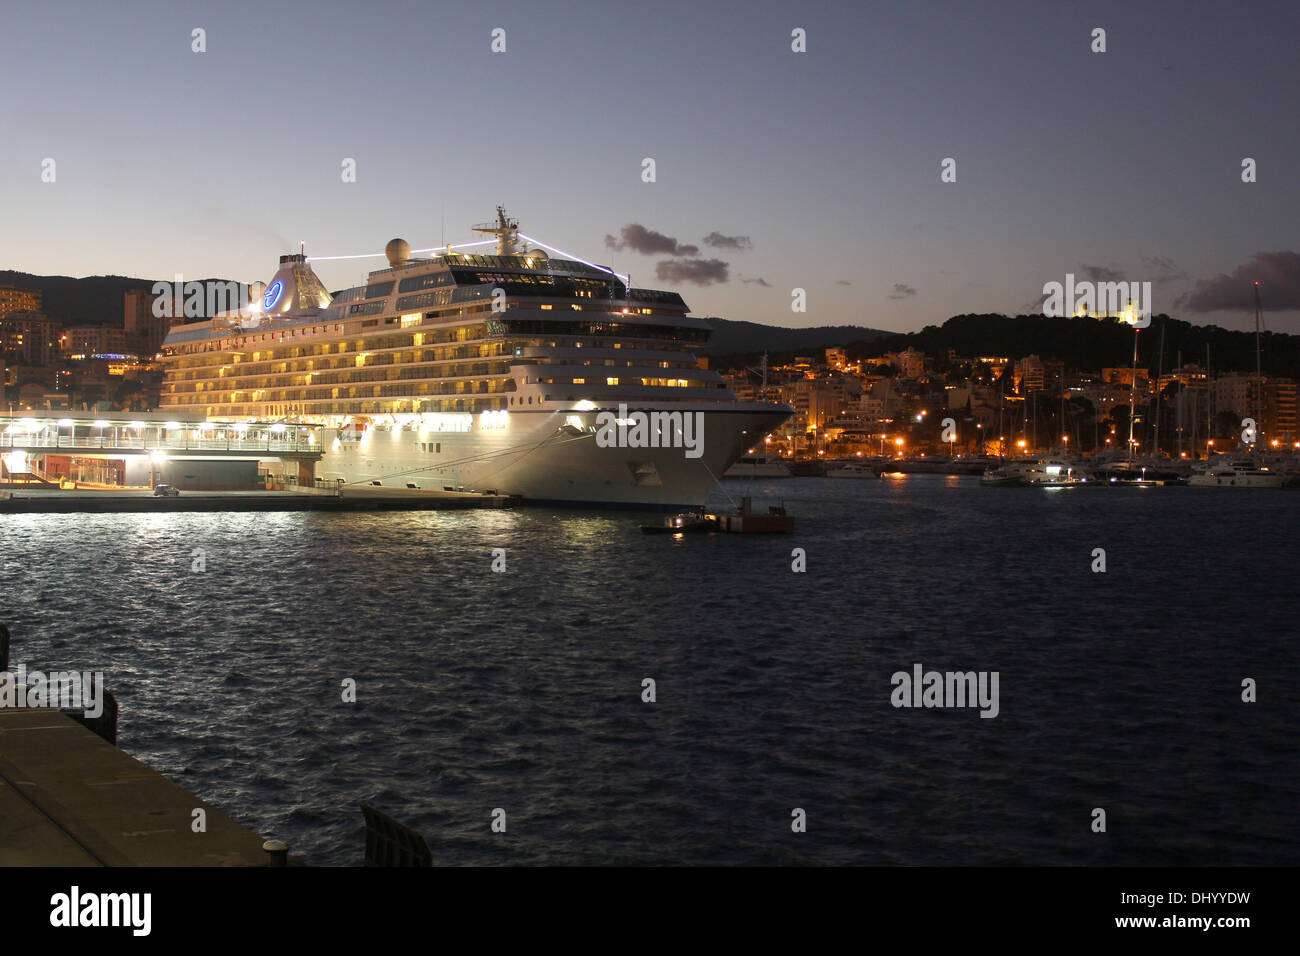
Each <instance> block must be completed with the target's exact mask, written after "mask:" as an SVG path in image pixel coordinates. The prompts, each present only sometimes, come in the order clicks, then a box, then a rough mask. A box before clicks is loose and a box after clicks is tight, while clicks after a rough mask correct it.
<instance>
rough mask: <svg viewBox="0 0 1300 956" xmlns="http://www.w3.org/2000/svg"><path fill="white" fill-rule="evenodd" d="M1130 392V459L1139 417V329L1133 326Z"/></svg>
mask: <svg viewBox="0 0 1300 956" xmlns="http://www.w3.org/2000/svg"><path fill="white" fill-rule="evenodd" d="M1129 386H1130V387H1129V391H1128V457H1129V458H1132V457H1133V419H1134V417H1135V416H1136V415H1137V394H1138V393H1137V388H1138V327H1137V326H1136V325H1135V326H1133V374H1132V377H1131V378H1130V379H1129Z"/></svg>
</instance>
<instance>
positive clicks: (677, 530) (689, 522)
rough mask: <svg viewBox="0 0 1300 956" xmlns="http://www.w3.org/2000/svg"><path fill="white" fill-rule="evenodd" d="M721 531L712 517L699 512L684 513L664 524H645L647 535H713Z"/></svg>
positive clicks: (671, 517)
mask: <svg viewBox="0 0 1300 956" xmlns="http://www.w3.org/2000/svg"><path fill="white" fill-rule="evenodd" d="M718 530H720V529H719V527H718V522H717V520H716V519H715V518H714V517H713V516H712V515H707V514H705V513H704V509H703V508H701V509H700V510H699V511H682V512H679V513H678V514H675V515H668V516H667V517H665V518H664V520H663V524H643V525H642V526H641V531H642V532H643V533H645V534H712V533H713V532H715V531H718Z"/></svg>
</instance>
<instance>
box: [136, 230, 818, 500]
mask: <svg viewBox="0 0 1300 956" xmlns="http://www.w3.org/2000/svg"><path fill="white" fill-rule="evenodd" d="M473 228H474V229H475V230H477V231H479V232H481V233H485V234H489V235H491V236H493V237H495V238H494V240H488V242H487V244H489V245H491V244H492V243H493V241H494V242H495V246H496V248H495V254H494V255H480V254H472V253H463V252H458V251H455V249H454V248H453V247H451V246H448V247H446V250H445V251H439V252H438V253H437V254H435V255H432V256H429V257H425V258H414V257H412V255H411V250H410V246H409V244H408V243H406V242H405V241H404V240H401V239H394V240H393V241H391V242H389V243H388V246H387V248H386V250H385V252H386V255H387V258H388V268H386V269H380V270H378V271H374V272H371V273H370V274H369V278H368V280H367V282H366V283H365V284H364V285H360V286H356V287H354V288H349V289H345V290H343V291H341V292H338V293H337V294H331V293H329V292H328V291H326V289H325V286H324V285H323V284H322V283H321V281H320V279H319V278H318V277H317V276H316V274H315V272H314V271H313V269H312V267H311V265H310V264H309V261H308V259H307V257H306V255H304V254H301V253H299V254H293V255H285V256H281V257H280V266H279V269H278V271H277V272H276V273H275V275H274V276H273V277H272V279H271V281H270V282H269V283H268V284H267V285H266V286H264V287H263V286H261V285H260V283H259V284H255V285H254V286H253V287H252V290H251V291H252V292H253V296H252V298H253V302H252V306H251V307H250V308H249V309H246V310H243V311H239V312H233V313H226V314H222V315H218V316H215V317H213V318H210V319H206V320H204V321H202V322H191V323H188V324H183V325H176V326H173V327H172V330H171V332H170V333H169V334H168V336H167V338H166V340H165V341H164V343H163V361H164V363H165V368H166V377H165V380H164V384H163V392H162V402H161V407H162V409H163V410H165V411H168V410H170V411H174V412H176V413H178V414H180V413H185V414H186V415H188V416H190V417H194V416H202V417H205V418H207V419H208V420H209V421H213V422H273V423H280V422H283V423H305V424H314V425H318V426H320V435H321V441H322V448H323V449H324V451H325V454H324V457H323V459H322V461H321V462H320V463H319V465H318V467H317V472H316V478H317V479H318V480H325V481H333V482H339V481H341V482H343V483H345V484H366V485H374V484H380V485H390V486H396V487H399V488H404V487H416V488H432V489H444V490H446V489H450V490H456V491H472V492H485V493H486V492H491V493H495V494H499V495H510V496H519V497H522V498H525V499H530V500H534V501H538V502H552V503H573V504H599V505H626V506H647V507H666V508H682V507H690V508H695V507H699V506H701V505H703V504H704V501H705V498H706V496H707V495H708V493H709V491H710V490H711V489H712V488H713V487H714V485H715V484H716V483H717V481H718V479H719V478H720V477H721V475H722V474H723V472H725V471H726V470H727V468H728V467H730V466H731V465H732V463H733V462H735V461H736V459H738V458H740V457H741V456H742V455H744V454H745V453H746V451H747V450H748V449H750V448H753V447H755V446H756V445H760V444H761V443H762V441H763V438H764V437H765V436H766V435H767V434H769V433H770V432H771V431H772V430H773V429H775V428H776V427H777V426H779V425H780V424H781V423H782V422H784V421H785V420H786V419H788V418H789V417H790V416H791V415H792V414H793V409H792V408H791V407H790V406H788V405H777V404H772V403H768V402H747V401H742V400H740V399H738V398H737V397H736V396H735V395H734V394H733V393H732V392H731V391H730V390H729V389H727V387H726V384H725V383H724V381H723V379H722V377H721V376H720V375H719V374H718V373H717V372H716V371H712V370H708V369H705V368H702V367H701V363H700V362H699V360H698V357H697V354H696V350H697V349H698V348H699V347H700V346H702V345H703V344H704V343H705V342H706V341H707V340H708V338H709V335H710V334H711V329H710V327H709V325H708V323H706V322H705V321H703V320H702V319H698V318H694V317H691V316H690V315H688V309H687V307H686V303H685V302H684V301H683V300H682V297H681V296H680V295H678V294H677V293H675V292H662V291H655V290H650V289H636V288H632V287H631V286H630V285H629V284H627V283H625V282H624V281H622V279H621V277H620V276H618V275H617V274H615V273H614V272H613V271H612V270H610V269H608V268H605V267H602V266H598V265H595V264H594V263H587V262H584V261H579V260H576V259H570V258H559V257H558V256H552V255H551V254H549V253H547V252H546V250H545V248H543V247H542V246H541V245H540V244H538V243H537V242H536V241H535V240H531V239H527V238H526V237H521V236H520V234H519V226H518V222H517V220H514V219H511V218H510V217H508V216H507V215H506V214H505V211H504V210H503V209H501V208H498V210H497V218H496V220H495V221H493V222H489V223H484V224H481V225H478V226H475V227H473ZM462 248H464V247H462Z"/></svg>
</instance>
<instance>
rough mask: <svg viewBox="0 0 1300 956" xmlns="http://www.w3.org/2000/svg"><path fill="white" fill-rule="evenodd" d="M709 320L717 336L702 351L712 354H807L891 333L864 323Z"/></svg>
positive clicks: (870, 339) (707, 320)
mask: <svg viewBox="0 0 1300 956" xmlns="http://www.w3.org/2000/svg"><path fill="white" fill-rule="evenodd" d="M705 321H706V322H708V323H709V324H710V325H711V326H713V335H712V337H711V338H710V339H709V343H708V345H707V346H705V348H704V349H703V350H702V351H703V353H704V354H705V355H709V356H737V357H741V356H757V355H759V354H761V353H762V352H765V351H766V352H790V353H795V352H798V353H800V354H804V353H808V352H816V351H817V350H819V349H824V348H827V347H828V346H844V345H846V344H848V343H849V342H871V341H874V340H876V339H879V338H881V337H882V336H886V335H890V334H891V333H889V332H882V331H880V330H879V329H869V328H866V327H865V326H861V325H818V326H814V327H812V328H806V329H790V328H785V327H784V326H779V325H762V324H760V323H758V322H737V321H733V320H731V319H718V318H708V319H705Z"/></svg>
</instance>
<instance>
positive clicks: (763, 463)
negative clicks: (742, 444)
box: [722, 455, 794, 478]
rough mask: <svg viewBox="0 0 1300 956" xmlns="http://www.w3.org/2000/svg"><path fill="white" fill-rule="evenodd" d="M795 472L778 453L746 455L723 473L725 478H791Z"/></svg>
mask: <svg viewBox="0 0 1300 956" xmlns="http://www.w3.org/2000/svg"><path fill="white" fill-rule="evenodd" d="M793 474H794V473H793V472H792V471H791V470H790V466H789V465H787V464H786V463H785V462H784V461H782V460H781V459H780V458H779V457H777V456H776V455H745V456H744V457H742V458H738V459H736V461H735V463H734V464H732V466H731V467H730V468H728V469H727V470H726V471H724V472H723V473H722V477H723V478H789V477H791V476H792V475H793Z"/></svg>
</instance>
